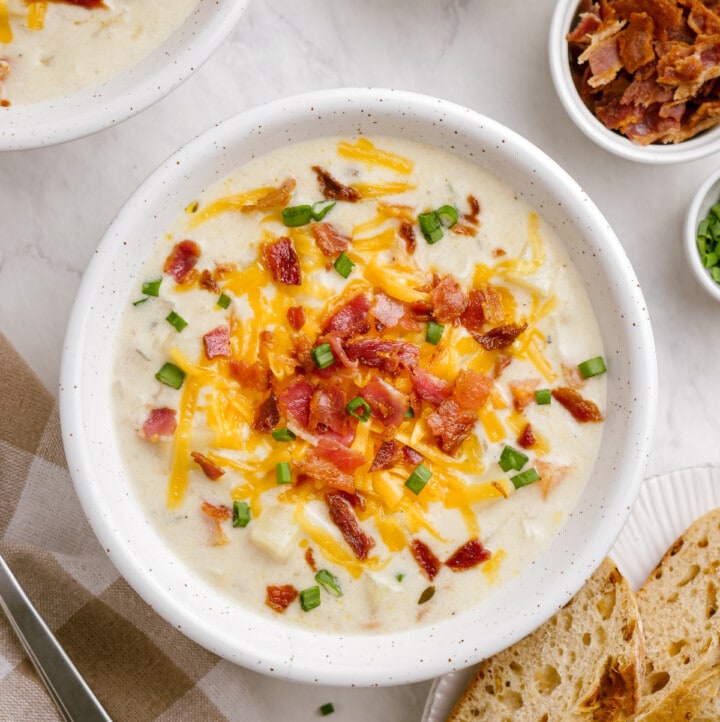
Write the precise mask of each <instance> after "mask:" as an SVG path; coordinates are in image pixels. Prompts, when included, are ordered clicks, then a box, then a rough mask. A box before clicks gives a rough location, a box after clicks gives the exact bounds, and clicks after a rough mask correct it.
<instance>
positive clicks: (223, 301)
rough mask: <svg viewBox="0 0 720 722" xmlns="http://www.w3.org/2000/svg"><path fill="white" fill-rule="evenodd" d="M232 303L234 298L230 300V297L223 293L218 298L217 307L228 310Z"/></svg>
mask: <svg viewBox="0 0 720 722" xmlns="http://www.w3.org/2000/svg"><path fill="white" fill-rule="evenodd" d="M231 302H232V298H230V296H226V295H225V294H224V293H221V294H220V295H219V296H218V300H217V305H218V306H220V308H227V307H228V306H229V305H230V303H231Z"/></svg>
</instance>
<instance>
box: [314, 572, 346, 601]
mask: <svg viewBox="0 0 720 722" xmlns="http://www.w3.org/2000/svg"><path fill="white" fill-rule="evenodd" d="M315 581H316V582H319V583H320V584H322V586H323V587H324V588H325V590H326V591H328V592H330V594H333V595H334V596H336V597H342V589H340V582H338V580H337V577H336V576H335V575H334V574H331V573H330V572H329V571H328V570H327V569H321V570H320V571H319V572H318V573H317V574H316V575H315Z"/></svg>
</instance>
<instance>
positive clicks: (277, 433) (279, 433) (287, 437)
mask: <svg viewBox="0 0 720 722" xmlns="http://www.w3.org/2000/svg"><path fill="white" fill-rule="evenodd" d="M271 433H272V437H273V439H275V441H295V438H296V437H295V434H294V433H293V432H292V431H290V429H273V430H272V432H271Z"/></svg>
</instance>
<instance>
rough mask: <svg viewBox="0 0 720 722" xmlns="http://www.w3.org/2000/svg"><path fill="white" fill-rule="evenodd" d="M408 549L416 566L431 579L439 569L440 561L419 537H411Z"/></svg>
mask: <svg viewBox="0 0 720 722" xmlns="http://www.w3.org/2000/svg"><path fill="white" fill-rule="evenodd" d="M410 551H411V552H412V555H413V559H415V561H416V562H417V563H418V566H419V567H420V569H421V570H422V572H423V574H425V576H426V577H427V578H428V579H429V580H430V581H432V580H433V579H435V577H436V576H437V573H438V572H439V571H440V566H441V562H440V560H439V559H438V558H437V557H436V556H435V554H433V552H432V550H431V549H430V547H429V546H428V545H427V544H425V542H423V541H420V539H413V540H412V541H411V542H410Z"/></svg>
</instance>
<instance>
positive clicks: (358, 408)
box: [345, 396, 370, 421]
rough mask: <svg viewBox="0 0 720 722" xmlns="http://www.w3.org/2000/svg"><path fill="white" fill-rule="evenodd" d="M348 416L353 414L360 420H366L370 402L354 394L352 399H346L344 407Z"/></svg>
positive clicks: (368, 414)
mask: <svg viewBox="0 0 720 722" xmlns="http://www.w3.org/2000/svg"><path fill="white" fill-rule="evenodd" d="M345 409H346V410H347V412H348V414H350V416H354V417H355V418H356V419H360V421H367V420H368V419H369V418H370V404H368V402H367V401H365V399H363V398H362V397H360V396H356V397H355V398H354V399H353V400H352V401H348V403H347V406H346V407H345Z"/></svg>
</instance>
